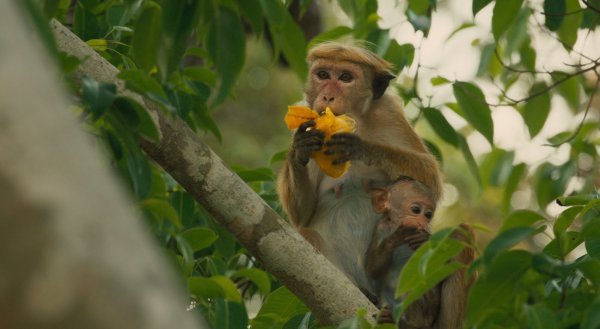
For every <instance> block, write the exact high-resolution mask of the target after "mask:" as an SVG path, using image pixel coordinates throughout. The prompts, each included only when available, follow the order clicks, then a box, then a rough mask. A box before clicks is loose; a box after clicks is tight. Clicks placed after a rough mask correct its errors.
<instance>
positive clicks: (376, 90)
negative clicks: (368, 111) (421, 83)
mask: <svg viewBox="0 0 600 329" xmlns="http://www.w3.org/2000/svg"><path fill="white" fill-rule="evenodd" d="M395 77H396V76H395V75H393V74H391V73H390V72H381V73H378V74H377V75H376V76H375V78H374V79H373V99H378V98H379V97H381V96H383V93H385V90H386V89H387V87H388V86H389V85H390V81H391V80H392V79H394V78H395Z"/></svg>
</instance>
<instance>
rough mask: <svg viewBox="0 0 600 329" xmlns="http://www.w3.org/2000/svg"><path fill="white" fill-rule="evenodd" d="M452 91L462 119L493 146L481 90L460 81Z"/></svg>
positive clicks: (489, 120)
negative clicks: (460, 110) (462, 114)
mask: <svg viewBox="0 0 600 329" xmlns="http://www.w3.org/2000/svg"><path fill="white" fill-rule="evenodd" d="M507 1H512V0H507ZM452 89H453V91H454V96H455V97H456V100H457V101H458V104H459V105H460V108H461V109H462V111H463V113H464V118H465V119H466V120H467V121H468V122H469V123H470V124H471V125H472V126H473V127H474V128H475V129H477V131H479V132H480V133H481V134H483V136H484V137H485V138H486V139H487V140H488V142H489V143H490V144H491V145H494V125H493V122H492V114H491V111H490V107H489V106H488V104H487V103H486V101H485V97H484V95H483V92H482V91H481V89H479V87H477V86H476V85H474V84H471V83H468V82H460V81H458V82H455V83H454V84H453V85H452Z"/></svg>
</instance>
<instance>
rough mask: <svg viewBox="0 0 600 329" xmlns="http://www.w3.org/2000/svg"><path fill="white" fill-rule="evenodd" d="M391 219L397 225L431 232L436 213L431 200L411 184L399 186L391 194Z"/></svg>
mask: <svg viewBox="0 0 600 329" xmlns="http://www.w3.org/2000/svg"><path fill="white" fill-rule="evenodd" d="M389 198H390V200H389V212H388V214H389V218H390V220H391V221H392V222H394V223H395V224H396V225H402V226H405V227H414V228H416V229H417V230H418V231H425V232H430V230H431V229H430V223H431V220H432V218H433V214H434V212H435V205H434V204H433V202H432V201H431V199H430V198H429V197H428V196H426V195H424V194H423V193H422V192H420V191H418V190H417V189H415V188H413V187H412V186H411V185H410V184H397V185H396V186H394V188H392V189H391V190H390V194H389Z"/></svg>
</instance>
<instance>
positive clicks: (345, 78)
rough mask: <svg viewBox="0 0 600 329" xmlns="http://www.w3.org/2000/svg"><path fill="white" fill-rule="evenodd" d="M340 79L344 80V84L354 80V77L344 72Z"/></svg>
mask: <svg viewBox="0 0 600 329" xmlns="http://www.w3.org/2000/svg"><path fill="white" fill-rule="evenodd" d="M338 79H340V80H342V81H343V82H350V81H352V80H354V77H353V76H352V73H350V72H344V73H342V74H341V75H340V77H339V78H338Z"/></svg>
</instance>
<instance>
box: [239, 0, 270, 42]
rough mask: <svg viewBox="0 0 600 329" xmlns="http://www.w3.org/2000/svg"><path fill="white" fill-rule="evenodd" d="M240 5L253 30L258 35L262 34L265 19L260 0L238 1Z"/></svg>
mask: <svg viewBox="0 0 600 329" xmlns="http://www.w3.org/2000/svg"><path fill="white" fill-rule="evenodd" d="M237 4H238V6H240V9H241V10H242V12H243V13H244V17H246V18H247V20H248V21H249V22H250V25H251V26H252V30H254V33H255V34H256V35H258V36H261V35H262V33H263V31H264V29H265V20H264V17H263V13H262V10H261V7H260V2H259V1H258V0H244V1H238V2H237Z"/></svg>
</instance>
